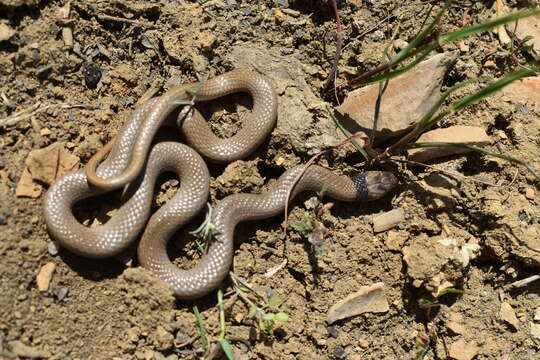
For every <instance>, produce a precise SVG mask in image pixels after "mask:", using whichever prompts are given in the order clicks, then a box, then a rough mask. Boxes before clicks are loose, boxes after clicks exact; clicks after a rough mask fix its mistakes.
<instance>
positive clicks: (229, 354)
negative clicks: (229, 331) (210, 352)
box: [219, 339, 234, 360]
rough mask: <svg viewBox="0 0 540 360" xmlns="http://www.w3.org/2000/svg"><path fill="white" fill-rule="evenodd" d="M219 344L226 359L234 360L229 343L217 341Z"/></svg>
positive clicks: (223, 340)
mask: <svg viewBox="0 0 540 360" xmlns="http://www.w3.org/2000/svg"><path fill="white" fill-rule="evenodd" d="M219 344H220V345H221V348H222V349H223V352H224V353H225V355H226V356H227V359H228V360H234V351H233V348H232V346H231V344H230V343H229V341H227V339H219Z"/></svg>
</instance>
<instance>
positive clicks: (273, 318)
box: [229, 271, 289, 336]
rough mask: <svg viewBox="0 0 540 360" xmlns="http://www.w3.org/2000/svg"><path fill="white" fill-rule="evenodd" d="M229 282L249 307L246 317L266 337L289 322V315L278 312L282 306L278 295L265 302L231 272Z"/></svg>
mask: <svg viewBox="0 0 540 360" xmlns="http://www.w3.org/2000/svg"><path fill="white" fill-rule="evenodd" d="M229 275H230V277H231V280H232V282H233V284H234V290H235V292H236V293H237V294H238V295H239V296H240V298H241V299H242V300H244V302H246V304H247V305H248V306H249V312H248V315H247V317H248V318H250V319H254V321H256V323H257V325H258V327H259V329H260V330H261V331H262V332H264V333H265V334H267V335H270V336H274V331H275V329H277V328H278V327H279V326H280V325H281V324H282V323H284V322H287V321H288V320H289V315H288V314H287V313H285V312H282V311H278V309H279V307H280V306H281V304H283V301H284V300H283V298H282V297H281V296H279V295H273V296H272V297H270V298H269V299H268V300H267V301H265V298H264V297H263V296H261V295H259V294H258V293H257V292H256V291H255V290H254V289H253V288H252V287H251V285H249V284H248V283H247V282H245V281H244V280H242V279H240V278H239V277H238V276H236V275H235V274H234V273H233V272H232V271H231V272H230V273H229ZM247 293H251V294H252V295H254V296H255V297H256V298H257V299H258V300H259V301H260V302H261V303H260V304H257V303H255V302H254V301H252V300H251V299H250V298H249V297H248V296H247Z"/></svg>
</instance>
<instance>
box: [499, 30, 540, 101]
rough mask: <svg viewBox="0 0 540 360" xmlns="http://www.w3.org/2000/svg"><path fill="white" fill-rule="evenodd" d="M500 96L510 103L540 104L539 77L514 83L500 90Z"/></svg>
mask: <svg viewBox="0 0 540 360" xmlns="http://www.w3.org/2000/svg"><path fill="white" fill-rule="evenodd" d="M539 40H540V37H539ZM500 96H501V98H502V99H503V100H505V101H509V102H512V103H519V104H524V103H531V104H540V76H535V77H527V78H525V79H521V80H518V81H514V82H513V83H511V84H510V85H508V86H505V87H504V88H502V90H501V92H500Z"/></svg>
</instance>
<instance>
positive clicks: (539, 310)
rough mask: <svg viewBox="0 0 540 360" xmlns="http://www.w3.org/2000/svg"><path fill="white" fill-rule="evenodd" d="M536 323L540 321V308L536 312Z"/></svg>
mask: <svg viewBox="0 0 540 360" xmlns="http://www.w3.org/2000/svg"><path fill="white" fill-rule="evenodd" d="M534 321H540V307H538V308H536V310H535V311H534Z"/></svg>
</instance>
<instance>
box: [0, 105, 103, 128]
mask: <svg viewBox="0 0 540 360" xmlns="http://www.w3.org/2000/svg"><path fill="white" fill-rule="evenodd" d="M41 105H42V103H41V101H38V102H37V103H35V104H34V105H32V106H30V107H29V108H26V109H24V110H21V111H18V112H16V113H15V114H13V115H10V116H8V117H6V118H4V119H0V128H4V127H8V126H12V125H15V124H17V123H19V122H21V121H23V120H26V119H28V118H30V117H31V116H33V115H35V114H37V113H38V112H43V111H45V110H48V109H51V108H55V107H59V108H60V109H89V110H98V109H99V106H98V105H82V104H76V105H69V104H66V103H60V104H52V105H47V106H44V107H41Z"/></svg>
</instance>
